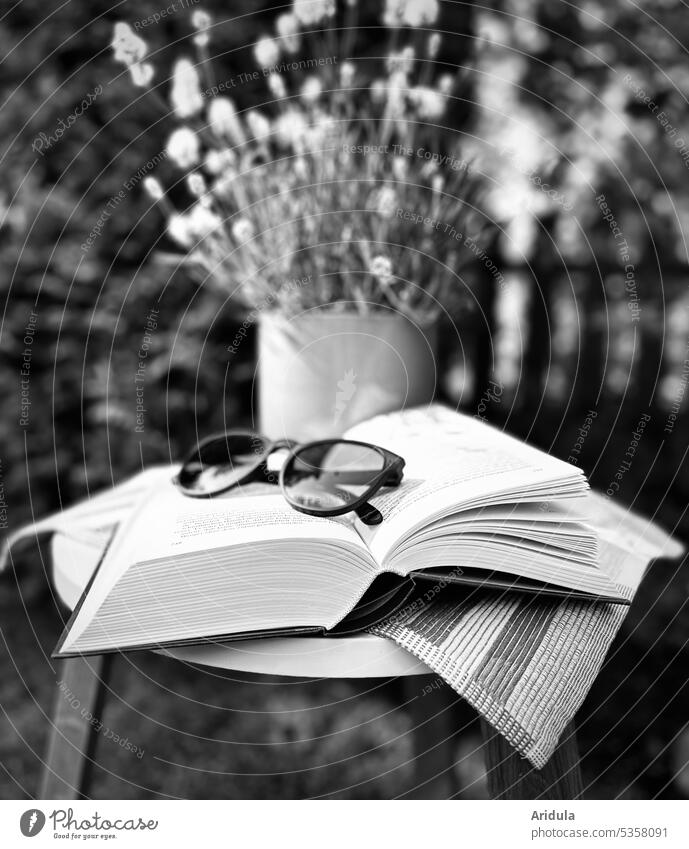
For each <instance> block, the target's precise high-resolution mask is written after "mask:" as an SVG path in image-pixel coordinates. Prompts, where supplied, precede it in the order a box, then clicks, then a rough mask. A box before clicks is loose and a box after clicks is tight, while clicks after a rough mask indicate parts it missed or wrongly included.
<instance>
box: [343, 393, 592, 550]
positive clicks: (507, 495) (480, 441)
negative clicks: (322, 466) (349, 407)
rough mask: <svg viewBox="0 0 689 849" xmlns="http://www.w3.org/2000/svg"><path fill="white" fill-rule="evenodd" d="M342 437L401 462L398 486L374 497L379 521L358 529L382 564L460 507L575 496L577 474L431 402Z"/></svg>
mask: <svg viewBox="0 0 689 849" xmlns="http://www.w3.org/2000/svg"><path fill="white" fill-rule="evenodd" d="M345 437H346V438H349V439H358V440H362V441H365V442H371V443H373V444H375V445H379V446H381V447H382V448H386V449H388V450H390V451H393V452H395V453H396V454H399V455H400V456H401V457H403V458H404V460H405V462H406V465H405V469H404V480H403V482H402V484H401V486H400V487H398V488H393V489H388V490H382V491H381V493H380V494H379V495H377V496H376V497H375V498H374V499H373V503H374V504H375V506H376V507H377V508H378V509H379V510H380V511H381V513H382V514H383V517H384V521H383V523H382V524H381V525H378V526H376V527H373V528H371V527H366V526H363V525H362V524H361V523H358V522H357V530H358V531H359V533H360V534H361V536H362V538H363V539H364V540H365V541H366V542H367V544H368V546H369V548H370V549H371V552H372V554H373V556H374V557H375V558H376V560H377V561H378V562H380V563H382V562H383V561H384V560H385V558H386V557H387V556H388V555H389V554H390V552H391V551H392V550H393V549H394V548H395V546H397V545H398V544H399V543H400V541H401V540H403V539H404V538H405V537H408V536H410V534H412V533H413V531H414V530H415V529H418V528H420V527H423V526H424V525H425V524H429V523H430V522H431V521H434V520H436V519H438V518H440V517H442V516H446V515H450V514H451V513H452V512H459V511H460V510H463V509H470V508H475V507H482V506H488V505H495V504H498V503H514V502H519V501H535V500H539V499H540V500H546V499H549V498H557V497H566V496H576V495H581V494H583V493H584V492H585V491H586V488H587V484H586V480H585V478H584V475H583V473H582V471H581V470H580V469H578V468H576V467H574V466H570V465H569V464H567V463H563V462H562V461H561V460H558V459H556V458H554V457H551V456H550V455H548V454H546V453H544V452H542V451H539V450H537V449H535V448H532V447H531V446H529V445H526V444H524V443H522V442H520V441H519V440H517V439H514V438H513V437H511V436H508V435H507V434H505V433H503V432H502V431H500V430H498V429H497V428H493V427H491V426H489V425H487V424H485V423H484V422H481V421H478V420H476V419H474V418H472V417H471V416H466V415H462V414H459V413H455V412H454V411H452V410H450V409H448V408H446V407H442V406H440V405H437V404H434V405H431V406H430V407H426V408H417V409H412V410H406V411H403V412H400V413H393V414H390V415H385V416H378V417H376V418H374V419H371V420H370V421H368V422H364V423H363V424H359V425H356V426H355V427H354V428H352V429H351V430H349V431H348V432H347V434H345Z"/></svg>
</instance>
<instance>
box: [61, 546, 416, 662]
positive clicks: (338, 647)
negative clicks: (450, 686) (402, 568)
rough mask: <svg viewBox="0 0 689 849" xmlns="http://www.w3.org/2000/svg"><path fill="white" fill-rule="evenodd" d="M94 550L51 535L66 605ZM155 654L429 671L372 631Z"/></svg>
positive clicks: (92, 562) (95, 556)
mask: <svg viewBox="0 0 689 849" xmlns="http://www.w3.org/2000/svg"><path fill="white" fill-rule="evenodd" d="M100 555H101V549H100V547H99V546H98V545H94V544H93V543H89V542H85V541H83V540H77V539H73V538H71V537H67V536H65V535H64V534H60V533H56V534H55V535H54V536H53V541H52V562H53V581H54V584H55V589H56V591H57V594H58V596H59V597H60V599H61V600H62V601H63V602H64V603H65V604H66V605H67V607H69V609H70V610H73V609H74V607H75V606H76V604H77V602H78V601H79V599H80V597H81V595H82V593H83V591H84V588H85V587H86V585H87V584H88V582H89V579H90V578H91V575H92V574H93V571H94V569H95V568H96V566H97V565H98V560H99V558H100ZM56 641H57V640H56ZM160 653H161V654H165V655H167V656H168V657H173V658H176V659H177V660H181V661H185V662H187V663H198V664H202V665H204V666H214V667H217V668H220V669H235V670H237V671H240V672H253V673H257V674H262V675H289V676H297V677H299V678H386V677H392V676H397V675H428V674H430V673H431V670H430V669H429V668H428V666H426V664H425V663H421V661H419V660H417V658H415V657H414V656H413V655H411V654H409V652H407V651H405V649H403V648H400V647H399V646H398V645H396V644H395V643H393V642H392V641H391V640H386V639H384V638H383V637H375V636H373V635H372V634H358V635H356V636H353V637H338V638H327V637H279V638H272V639H263V640H242V641H239V642H235V643H219V644H208V645H197V646H188V647H186V648H174V649H165V650H161V651H160Z"/></svg>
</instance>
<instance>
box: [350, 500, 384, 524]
mask: <svg viewBox="0 0 689 849" xmlns="http://www.w3.org/2000/svg"><path fill="white" fill-rule="evenodd" d="M354 512H355V513H356V515H357V516H358V517H359V519H361V521H362V522H363V523H364V524H365V525H380V523H381V522H382V521H383V514H382V513H381V512H380V510H378V508H376V507H374V506H373V504H369V502H368V501H366V502H365V503H364V504H360V505H359V506H358V507H355V508H354Z"/></svg>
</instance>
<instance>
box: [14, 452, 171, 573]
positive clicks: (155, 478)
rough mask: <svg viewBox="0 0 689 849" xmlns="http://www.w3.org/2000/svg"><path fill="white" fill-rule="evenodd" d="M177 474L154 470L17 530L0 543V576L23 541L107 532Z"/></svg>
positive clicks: (168, 469)
mask: <svg viewBox="0 0 689 849" xmlns="http://www.w3.org/2000/svg"><path fill="white" fill-rule="evenodd" d="M176 470H177V467H175V466H154V467H152V468H150V469H147V470H146V471H145V472H140V473H139V474H138V475H135V476H134V477H131V478H128V479H127V480H125V481H123V482H122V483H119V484H117V485H116V486H114V487H113V488H112V489H106V490H102V491H100V492H97V493H95V494H93V495H89V497H88V498H85V499H83V500H82V501H79V502H78V503H77V504H74V505H73V506H71V507H66V508H65V509H64V510H60V511H59V512H57V513H53V514H52V515H50V516H46V517H45V518H43V519H39V520H38V521H36V522H32V523H31V524H28V525H24V526H23V527H21V528H18V529H17V530H16V531H13V532H12V533H11V534H10V535H9V536H7V537H6V538H5V539H4V540H3V541H2V547H1V548H0V572H1V571H2V570H3V569H5V568H6V566H7V560H8V557H9V553H10V550H11V548H12V547H13V546H14V545H16V544H17V543H18V542H21V541H22V540H25V539H30V538H35V537H36V536H38V535H39V534H47V533H56V532H58V531H59V532H61V533H65V534H69V533H70V531H71V529H72V528H74V527H75V526H79V527H80V528H81V529H82V530H86V529H87V528H89V529H93V530H94V531H95V532H96V533H97V532H98V530H99V529H100V528H109V527H111V526H112V525H114V524H119V523H120V522H122V521H125V520H126V519H127V518H128V517H129V515H130V513H131V510H132V507H133V506H134V504H136V502H137V501H138V499H139V498H141V495H142V493H144V492H147V491H148V490H149V489H150V488H151V487H153V486H155V485H156V484H164V483H167V482H168V481H169V480H170V478H171V477H172V475H173V474H174V473H175V472H176Z"/></svg>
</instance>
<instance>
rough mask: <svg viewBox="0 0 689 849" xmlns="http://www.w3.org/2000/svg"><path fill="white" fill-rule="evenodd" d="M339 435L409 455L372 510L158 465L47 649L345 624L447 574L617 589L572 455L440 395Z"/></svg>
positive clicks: (108, 647)
mask: <svg viewBox="0 0 689 849" xmlns="http://www.w3.org/2000/svg"><path fill="white" fill-rule="evenodd" d="M345 437H349V438H352V439H359V440H365V441H368V442H372V443H374V444H377V445H381V446H382V447H385V448H388V449H390V450H391V451H394V452H395V453H397V454H400V455H401V456H402V457H404V459H405V460H406V467H405V476H404V480H403V482H402V484H401V486H399V487H398V488H394V489H389V490H382V491H381V492H380V493H379V494H378V495H376V496H375V497H374V498H373V499H372V501H373V503H374V504H375V506H376V507H377V508H378V509H379V510H380V511H381V513H382V514H383V517H384V520H383V522H382V524H380V525H377V526H366V525H364V524H362V523H361V522H360V521H359V520H358V519H357V518H356V516H354V514H352V515H346V516H340V517H333V518H316V517H311V516H307V515H304V514H302V513H299V512H296V511H295V510H293V509H292V508H291V507H289V505H288V504H287V503H286V501H285V500H284V499H283V497H282V495H281V493H280V490H279V489H278V488H277V487H272V486H268V485H263V484H252V485H250V486H246V487H243V488H238V489H236V490H233V491H231V492H229V493H227V494H226V495H225V496H223V497H218V498H214V499H211V500H206V499H192V498H187V497H185V496H184V495H182V494H181V493H180V492H179V491H177V489H175V487H173V486H172V484H171V483H170V482H169V480H168V478H167V477H163V478H161V476H160V475H158V477H157V478H156V483H155V485H154V487H153V489H152V490H148V491H147V492H146V494H145V495H144V497H143V499H141V500H140V501H139V502H138V503H137V504H136V506H135V507H134V508H133V509H132V511H131V515H130V517H129V518H128V519H127V520H126V521H124V522H123V523H122V524H121V525H120V526H119V528H118V529H117V531H116V533H115V534H114V536H113V539H112V541H111V544H110V545H109V547H108V549H107V551H106V553H105V555H104V557H103V559H102V561H101V564H100V566H99V568H98V569H97V571H96V573H95V574H94V577H93V579H92V580H91V582H90V584H89V586H88V588H87V590H86V592H85V593H84V595H83V597H82V599H81V601H80V602H79V605H78V606H77V608H76V609H75V611H74V614H73V615H72V618H71V619H70V621H69V623H68V625H67V628H66V629H65V633H64V634H63V636H62V638H61V640H60V642H59V644H58V647H57V649H56V655H57V656H68V655H74V654H88V653H102V652H107V651H118V650H131V649H137V648H149V647H158V646H161V645H163V646H164V645H184V644H191V643H194V642H196V641H203V640H213V641H217V640H227V639H241V638H248V637H257V636H262V635H264V636H273V635H278V634H291V633H316V632H328V633H333V634H337V633H351V632H353V631H357V630H361V629H363V628H365V627H368V626H370V625H372V624H373V623H374V622H377V621H381V620H382V619H383V618H386V617H388V616H390V615H391V614H392V613H393V612H394V611H396V610H401V609H404V606H405V605H407V604H409V603H418V602H419V594H420V598H421V599H422V600H423V598H424V597H426V598H428V597H429V596H430V597H433V596H434V595H435V593H436V591H437V590H436V588H438V587H445V586H448V585H470V586H480V587H494V588H496V589H498V590H504V589H510V588H515V589H519V590H522V591H531V592H540V593H551V594H557V595H562V596H575V597H578V598H586V599H591V600H600V601H614V602H618V603H628V600H629V598H630V593H629V592H628V591H627V589H626V588H624V587H623V586H621V585H620V584H617V583H615V582H614V581H613V580H611V578H610V577H609V576H608V575H606V574H605V572H604V571H602V570H600V569H599V568H598V567H597V557H598V542H597V537H596V534H595V533H594V531H593V530H592V528H591V527H590V526H589V525H587V524H586V518H587V517H586V505H587V499H586V498H585V497H584V496H585V495H586V493H587V489H588V485H587V483H586V479H585V477H584V475H583V473H582V472H581V470H580V469H578V468H576V467H574V466H570V465H568V464H567V463H563V462H561V461H560V460H557V459H555V458H553V457H550V456H549V455H547V454H545V453H543V452H541V451H538V450H537V449H534V448H532V447H530V446H527V445H524V444H523V443H521V442H519V441H518V440H516V439H513V438H512V437H509V436H507V435H506V434H504V433H502V432H501V431H499V430H497V429H495V428H492V427H490V426H489V425H486V424H484V423H483V422H480V421H478V420H476V419H474V418H472V417H469V416H464V415H460V414H458V413H455V412H452V411H451V410H448V409H446V408H444V407H440V406H432V407H430V408H424V409H418V410H409V411H406V412H402V413H394V414H390V415H386V416H379V417H376V418H375V419H372V420H371V421H369V422H366V423H363V424H359V425H357V426H356V427H355V428H353V429H352V430H350V431H349V432H348V433H347V434H345ZM276 460H277V461H279V458H276ZM173 471H174V469H172V468H171V469H170V472H169V473H170V477H171V476H172V473H173ZM410 593H416V596H415V599H416V600H415V601H410ZM421 603H423V601H422V602H421Z"/></svg>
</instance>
